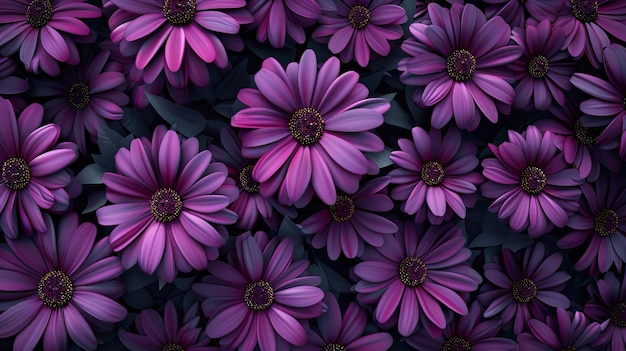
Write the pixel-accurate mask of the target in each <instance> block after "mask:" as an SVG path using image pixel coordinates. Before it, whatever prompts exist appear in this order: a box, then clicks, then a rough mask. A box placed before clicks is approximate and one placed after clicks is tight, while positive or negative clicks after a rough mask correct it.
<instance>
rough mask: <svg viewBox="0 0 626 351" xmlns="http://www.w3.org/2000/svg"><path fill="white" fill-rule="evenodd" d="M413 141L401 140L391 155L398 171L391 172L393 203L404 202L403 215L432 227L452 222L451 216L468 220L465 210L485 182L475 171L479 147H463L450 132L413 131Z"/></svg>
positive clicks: (436, 130) (453, 131)
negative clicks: (426, 222) (477, 148)
mask: <svg viewBox="0 0 626 351" xmlns="http://www.w3.org/2000/svg"><path fill="white" fill-rule="evenodd" d="M411 133H412V136H413V140H412V141H411V140H408V139H399V140H398V145H399V146H400V150H399V151H392V152H391V156H390V158H391V160H392V161H393V162H394V163H395V165H396V167H397V168H396V169H394V170H392V171H391V172H389V175H390V176H391V183H393V184H398V186H396V187H395V188H394V189H393V190H391V197H392V198H393V199H394V200H401V201H403V202H402V211H404V212H406V213H408V214H410V215H415V218H416V220H417V221H418V222H423V221H424V220H425V219H426V217H428V221H429V222H431V223H433V224H441V223H442V222H443V221H444V219H445V220H450V219H451V218H452V213H453V212H454V213H456V214H457V215H458V216H459V217H461V218H465V208H466V207H472V206H473V205H474V203H475V202H476V196H475V193H476V190H477V188H476V186H477V185H478V184H480V183H482V182H483V178H482V177H481V175H480V174H479V173H477V172H473V170H474V169H475V168H476V166H478V158H477V157H476V147H475V146H474V145H473V144H470V143H461V134H460V133H459V131H458V130H457V129H455V128H450V130H448V132H447V133H446V134H445V135H443V136H442V135H441V131H440V130H438V129H434V128H431V129H430V132H428V133H426V131H425V130H424V129H422V128H420V127H414V128H413V129H412V130H411Z"/></svg>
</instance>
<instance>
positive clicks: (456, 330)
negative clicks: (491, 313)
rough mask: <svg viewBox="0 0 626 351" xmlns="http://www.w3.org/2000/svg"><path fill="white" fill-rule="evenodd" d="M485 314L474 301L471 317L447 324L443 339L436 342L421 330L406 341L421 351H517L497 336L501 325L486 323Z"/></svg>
mask: <svg viewBox="0 0 626 351" xmlns="http://www.w3.org/2000/svg"><path fill="white" fill-rule="evenodd" d="M482 312H483V311H482V308H481V307H480V305H479V304H478V301H474V302H473V303H472V306H471V307H470V309H469V312H468V314H467V315H466V316H459V317H456V318H455V320H453V321H452V322H450V323H448V325H447V326H446V328H445V329H444V330H443V334H442V335H441V336H439V337H437V338H433V337H432V336H430V335H428V334H427V333H425V332H424V330H423V329H422V330H420V331H418V332H417V333H415V334H413V335H412V336H410V337H409V338H407V339H406V341H407V343H408V344H409V345H411V346H413V347H414V348H416V349H418V350H459V351H461V350H472V351H492V350H498V351H517V343H516V342H515V341H513V340H511V339H507V338H503V337H498V336H497V335H498V333H499V332H500V327H501V325H502V322H501V321H499V320H494V319H488V320H484V319H483V318H482Z"/></svg>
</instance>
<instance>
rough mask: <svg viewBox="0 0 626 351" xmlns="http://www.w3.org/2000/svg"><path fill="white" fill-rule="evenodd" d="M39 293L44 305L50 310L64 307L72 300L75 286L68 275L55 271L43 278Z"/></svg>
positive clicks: (38, 287)
mask: <svg viewBox="0 0 626 351" xmlns="http://www.w3.org/2000/svg"><path fill="white" fill-rule="evenodd" d="M37 293H38V294H39V298H40V299H41V301H43V304H44V305H46V306H48V307H50V308H57V307H63V306H65V305H67V303H68V302H70V300H71V299H72V295H73V294H74V286H73V285H72V281H71V280H70V277H68V275H67V274H65V273H64V272H62V271H59V270H54V271H51V272H48V273H46V275H44V276H43V278H41V280H40V281H39V284H38V285H37Z"/></svg>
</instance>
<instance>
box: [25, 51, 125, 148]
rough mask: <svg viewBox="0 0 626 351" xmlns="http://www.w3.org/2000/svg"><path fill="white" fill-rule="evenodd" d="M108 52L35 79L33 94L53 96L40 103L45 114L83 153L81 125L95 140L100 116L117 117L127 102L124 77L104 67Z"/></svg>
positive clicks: (103, 117)
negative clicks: (54, 75) (49, 77)
mask: <svg viewBox="0 0 626 351" xmlns="http://www.w3.org/2000/svg"><path fill="white" fill-rule="evenodd" d="M108 58H109V52H108V51H103V52H101V53H100V54H98V55H97V56H96V57H94V58H93V59H92V60H90V62H89V63H88V64H87V63H84V64H83V65H81V66H77V67H76V68H74V67H71V68H69V69H66V70H64V71H63V73H61V75H60V76H59V77H58V78H57V79H55V80H52V79H42V80H36V81H35V84H34V86H33V89H32V92H31V93H32V95H35V96H54V98H53V99H51V100H49V101H48V102H46V103H44V109H45V111H46V116H52V117H53V118H54V119H53V121H54V123H56V124H57V125H59V126H60V127H61V136H62V137H63V138H65V139H69V140H71V141H73V142H75V143H76V144H77V145H78V149H79V151H80V152H81V153H82V154H86V153H87V147H86V144H85V129H86V130H87V132H89V134H90V135H91V140H92V141H94V142H96V137H97V136H98V127H99V126H100V125H101V124H102V123H104V120H121V119H122V118H123V117H124V112H123V111H122V106H123V105H126V104H127V103H128V96H127V95H126V94H125V93H124V90H125V89H126V78H125V77H124V74H123V73H121V72H113V71H107V70H106V69H105V65H106V64H107V60H108Z"/></svg>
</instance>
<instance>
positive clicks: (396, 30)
mask: <svg viewBox="0 0 626 351" xmlns="http://www.w3.org/2000/svg"><path fill="white" fill-rule="evenodd" d="M398 3H399V1H398V0H341V1H337V3H336V5H337V9H335V10H332V11H323V12H322V14H321V16H320V17H319V18H318V22H319V23H320V25H319V26H318V27H317V28H316V29H315V31H314V32H313V34H312V36H313V38H314V39H315V40H317V41H319V42H321V43H325V44H328V48H329V49H330V51H332V53H333V54H340V55H339V58H340V59H341V61H342V62H350V61H352V59H353V58H354V59H356V62H357V63H358V64H359V65H360V66H361V67H365V66H367V64H368V63H369V61H370V52H371V51H374V52H375V53H376V54H378V55H380V56H386V55H388V54H389V51H390V50H391V46H390V45H389V41H393V40H396V39H399V38H401V37H402V35H403V34H404V33H403V30H402V24H403V23H404V22H406V20H407V17H406V11H405V10H404V9H403V8H402V7H400V6H398Z"/></svg>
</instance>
